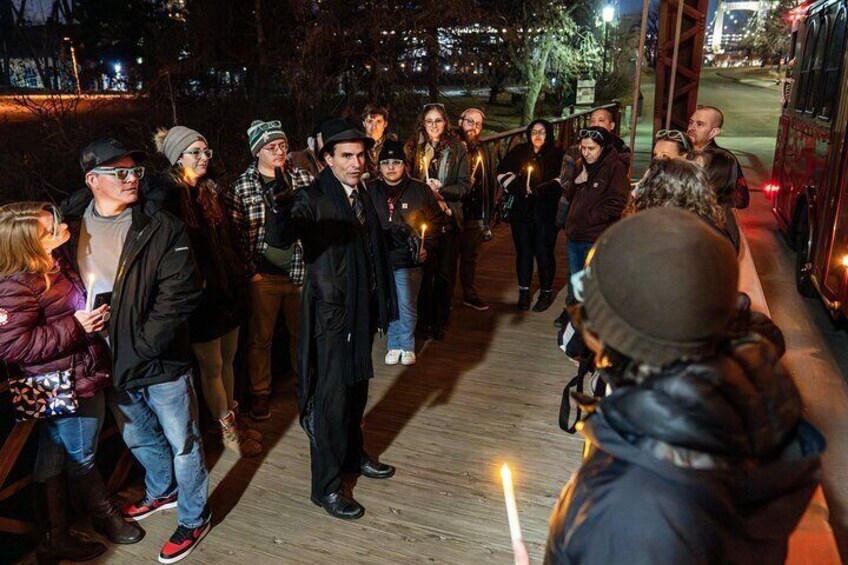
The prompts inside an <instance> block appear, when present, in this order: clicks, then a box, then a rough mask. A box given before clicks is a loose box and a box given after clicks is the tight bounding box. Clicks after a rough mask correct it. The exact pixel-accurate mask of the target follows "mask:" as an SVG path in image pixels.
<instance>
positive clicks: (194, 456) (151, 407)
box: [109, 373, 209, 528]
mask: <svg viewBox="0 0 848 565" xmlns="http://www.w3.org/2000/svg"><path fill="white" fill-rule="evenodd" d="M109 401H110V405H111V407H112V411H113V412H114V414H115V420H116V421H117V422H118V428H119V429H120V430H121V435H122V436H123V437H124V442H125V443H126V444H127V447H129V448H130V450H131V451H132V454H133V455H134V456H135V458H136V459H138V461H139V463H141V465H142V466H143V467H144V472H145V473H144V485H145V488H146V491H147V498H148V499H154V498H162V497H166V496H170V495H172V494H174V493H175V492H179V499H178V502H177V520H178V521H179V523H180V525H182V526H186V527H188V528H197V527H199V526H201V525H203V524H204V523H205V522H206V520H208V515H207V511H206V499H207V497H208V496H209V473H208V472H207V471H206V461H205V460H204V457H203V444H202V442H201V439H200V429H199V427H198V414H197V396H196V395H195V393H194V384H193V383H192V378H191V373H189V374H186V375H183V376H181V377H179V378H178V379H176V380H173V381H170V382H167V383H160V384H155V385H149V386H144V387H139V388H131V389H129V390H125V391H123V392H115V393H114V394H111V395H110V398H109Z"/></svg>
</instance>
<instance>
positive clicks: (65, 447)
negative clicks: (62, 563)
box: [0, 202, 143, 563]
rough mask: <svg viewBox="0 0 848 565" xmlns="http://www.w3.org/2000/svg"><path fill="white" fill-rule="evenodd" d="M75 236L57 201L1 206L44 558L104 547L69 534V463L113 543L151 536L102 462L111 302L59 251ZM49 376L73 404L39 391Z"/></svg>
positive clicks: (12, 342) (10, 315) (17, 369)
mask: <svg viewBox="0 0 848 565" xmlns="http://www.w3.org/2000/svg"><path fill="white" fill-rule="evenodd" d="M69 239H70V233H69V232H68V226H67V224H65V223H63V222H62V216H61V214H60V213H59V210H58V209H57V208H56V207H55V206H53V205H52V204H48V203H46V202H19V203H15V204H7V205H6V206H3V207H0V359H2V360H3V361H5V362H6V363H7V365H8V367H9V370H10V373H11V375H10V376H11V377H12V378H13V379H16V380H18V382H19V383H23V384H22V385H20V386H19V387H18V386H16V390H17V393H18V394H17V396H18V398H19V400H18V404H17V406H16V407H17V408H21V407H22V406H23V407H28V408H27V410H26V411H25V417H28V418H37V419H38V420H39V424H40V430H39V436H40V437H39V442H38V454H37V455H36V461H35V469H34V471H33V475H32V477H33V488H34V490H35V511H36V521H37V525H38V528H39V534H40V539H39V544H38V547H37V549H36V556H37V558H38V562H39V563H58V562H59V560H61V559H67V560H69V561H87V560H89V559H94V558H95V557H97V556H98V555H100V554H102V553H103V552H104V551H106V548H105V547H104V546H103V545H102V544H100V543H93V542H87V541H84V540H81V539H78V538H76V537H74V536H72V535H71V534H70V533H69V531H68V518H67V512H66V511H67V508H68V502H67V498H66V494H65V484H64V480H63V478H62V473H63V472H64V473H65V475H66V476H67V478H68V479H69V485H70V487H71V488H72V489H73V490H74V491H76V492H77V493H79V495H80V497H81V499H82V501H83V503H84V505H85V507H86V509H87V510H88V513H89V515H90V517H91V522H92V525H93V526H94V528H95V529H96V530H98V531H99V532H102V533H104V534H105V535H106V536H107V537H108V538H109V540H111V541H112V542H113V543H121V544H126V543H135V542H137V541H139V540H141V538H142V537H143V532H142V531H141V529H140V528H139V527H138V526H136V525H135V524H134V523H133V524H130V523H127V522H124V520H123V518H122V517H121V515H120V513H119V512H118V511H117V510H116V509H115V508H114V507H113V505H112V503H111V502H110V501H109V498H108V496H107V493H106V485H105V484H104V482H103V478H102V477H101V475H100V472H99V471H98V470H97V467H96V466H95V459H94V458H95V455H96V453H97V443H98V441H99V438H100V429H101V427H102V426H103V419H104V417H105V413H106V412H105V410H106V409H105V400H104V389H105V388H106V387H108V386H109V384H110V382H111V375H110V367H111V360H110V358H109V350H108V346H107V345H106V342H105V341H104V340H103V338H102V337H101V336H100V335H99V333H98V332H100V330H102V329H103V328H104V327H105V323H106V321H107V320H108V314H109V307H108V306H107V305H105V304H104V305H102V306H100V307H98V308H87V307H86V290H85V287H84V286H83V283H82V281H81V280H80V278H79V275H77V273H76V272H74V271H73V270H72V269H71V268H70V266H69V263H68V260H67V258H65V257H62V256H61V255H60V253H59V252H58V251H57V250H58V248H59V247H61V246H62V245H64V244H65V243H66V242H67V241H68V240H69ZM20 379H22V380H20ZM27 382H29V383H30V384H29V385H27V384H26V383H27ZM50 382H52V383H62V385H63V386H64V384H65V383H67V382H70V383H71V384H72V387H73V392H74V394H75V396H76V399H77V401H76V409H75V410H74V407H73V403H71V405H70V406H69V405H68V404H66V403H61V402H60V401H59V400H57V398H58V397H59V396H60V395H58V394H57V395H54V396H49V397H48V396H39V395H43V394H44V390H45V385H44V383H50ZM24 388H26V389H27V390H23V389H24ZM15 396H16V395H15V394H13V397H15ZM24 399H26V401H24Z"/></svg>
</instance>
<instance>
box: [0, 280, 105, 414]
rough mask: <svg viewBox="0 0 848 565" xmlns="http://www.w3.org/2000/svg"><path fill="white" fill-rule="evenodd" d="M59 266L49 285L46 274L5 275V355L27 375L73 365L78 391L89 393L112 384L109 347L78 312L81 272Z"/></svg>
mask: <svg viewBox="0 0 848 565" xmlns="http://www.w3.org/2000/svg"><path fill="white" fill-rule="evenodd" d="M58 267H59V270H58V271H56V272H54V273H51V274H50V275H48V276H49V277H50V283H51V284H50V288H49V289H48V288H47V283H46V281H45V279H44V276H43V275H34V274H28V273H27V274H18V275H10V276H6V277H2V278H0V359H2V360H3V361H5V362H6V363H8V364H9V365H10V369H11V370H12V372H13V373H14V372H15V368H16V367H17V368H18V369H19V370H20V371H22V372H23V373H24V374H27V375H42V374H45V373H52V372H55V371H64V370H66V369H69V368H73V370H74V377H75V384H76V392H77V396H79V397H80V398H88V397H91V396H93V395H94V394H95V393H96V392H97V391H99V390H100V389H103V388H105V387H106V386H108V385H109V384H110V381H111V378H110V367H111V362H110V360H109V349H108V346H107V345H106V342H105V341H104V340H103V338H101V337H100V336H99V335H97V334H86V333H85V330H84V329H83V328H82V326H81V325H80V324H79V322H77V320H76V318H74V312H75V311H77V310H83V309H85V291H84V289H83V286H82V282H81V281H80V279H79V276H78V275H77V274H76V273H74V272H73V271H72V270H70V269H67V268H65V267H64V266H63V265H61V264H59V265H58Z"/></svg>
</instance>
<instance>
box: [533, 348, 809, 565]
mask: <svg viewBox="0 0 848 565" xmlns="http://www.w3.org/2000/svg"><path fill="white" fill-rule="evenodd" d="M583 433H584V435H585V436H586V437H587V440H588V441H590V442H591V444H592V450H591V453H590V455H589V456H588V457H587V459H586V460H585V461H584V462H583V464H582V465H581V467H580V469H579V470H578V471H577V473H576V474H575V476H574V477H573V478H572V480H571V481H570V482H569V484H568V485H567V486H566V488H565V489H564V490H563V493H562V495H561V496H560V499H559V502H558V503H557V506H556V508H555V510H554V513H553V516H552V517H551V531H550V536H549V538H548V545H547V550H546V557H545V562H546V563H550V564H554V563H556V564H570V563H580V564H582V565H593V564H598V565H600V564H604V565H607V564H615V563H628V564H641V563H687V564H694V565H701V564H703V565H708V564H715V563H731V564H732V563H739V564H748V563H759V564H775V565H776V564H778V563H780V564H782V563H783V562H784V560H785V557H786V553H787V542H788V538H789V535H790V533H791V532H792V531H793V530H794V528H795V526H796V524H797V523H798V521H799V520H800V518H801V516H802V515H803V513H804V511H805V509H806V507H807V504H808V503H809V500H810V498H811V497H812V494H813V492H814V491H815V489H816V487H817V485H818V483H819V480H820V465H821V462H820V455H821V453H822V452H823V450H824V439H823V437H822V436H821V434H820V433H819V432H818V431H817V430H816V429H815V428H814V427H813V426H811V425H810V424H808V423H806V422H804V421H803V420H802V419H801V402H800V398H799V395H798V391H797V389H796V388H795V385H794V383H793V382H792V380H791V378H790V377H789V376H788V375H786V374H785V373H783V372H782V371H781V369H780V367H779V365H778V355H777V352H776V350H775V347H774V346H773V345H772V344H771V343H770V342H769V341H767V340H766V339H765V338H762V337H759V336H757V335H756V334H749V335H748V336H746V337H744V338H742V339H737V340H735V341H734V342H733V344H732V346H728V347H727V350H726V351H723V352H722V353H721V354H719V355H717V356H715V357H713V358H711V359H708V360H705V361H703V362H698V363H678V364H676V365H672V366H670V367H668V368H667V369H665V370H663V371H661V372H660V373H658V374H654V375H652V376H648V377H646V378H645V380H644V381H642V382H641V383H640V384H636V385H631V386H623V387H621V388H618V389H616V390H615V391H614V392H613V393H612V395H610V396H608V397H606V398H605V399H604V400H603V401H602V402H601V404H600V408H599V410H598V411H597V412H596V413H595V414H594V415H592V416H590V417H589V418H588V419H587V420H586V421H585V422H584V427H583Z"/></svg>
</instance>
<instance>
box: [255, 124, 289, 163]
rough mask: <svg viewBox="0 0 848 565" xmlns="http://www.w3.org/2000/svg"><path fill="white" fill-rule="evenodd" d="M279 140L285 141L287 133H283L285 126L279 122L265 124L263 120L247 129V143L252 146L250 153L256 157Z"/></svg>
mask: <svg viewBox="0 0 848 565" xmlns="http://www.w3.org/2000/svg"><path fill="white" fill-rule="evenodd" d="M278 139H285V140H286V141H287V142H288V138H286V132H284V131H283V125H282V124H281V123H280V121H279V120H272V121H270V122H263V121H262V120H253V122H251V124H250V127H249V128H247V142H248V143H249V144H250V153H251V154H252V155H253V156H254V157H256V156H257V155H258V154H259V150H260V149H262V148H263V147H265V146H266V145H268V144H269V143H271V142H272V141H276V140H278Z"/></svg>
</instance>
